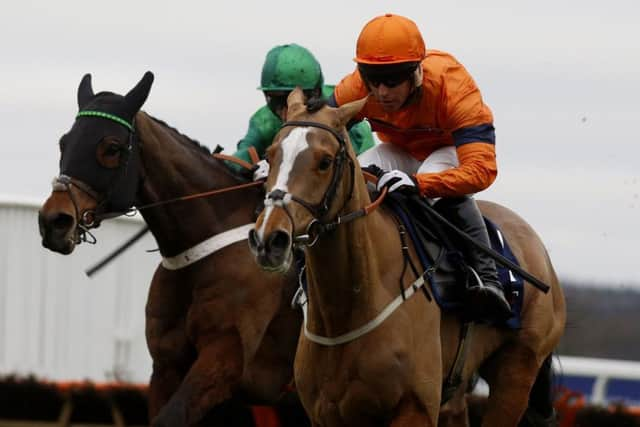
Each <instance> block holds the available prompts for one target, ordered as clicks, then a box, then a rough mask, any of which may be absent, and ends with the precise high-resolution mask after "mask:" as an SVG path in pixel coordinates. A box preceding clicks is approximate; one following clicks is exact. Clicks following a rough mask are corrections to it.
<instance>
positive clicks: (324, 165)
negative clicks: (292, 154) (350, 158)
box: [318, 156, 333, 171]
mask: <svg viewBox="0 0 640 427" xmlns="http://www.w3.org/2000/svg"><path fill="white" fill-rule="evenodd" d="M332 162H333V159H332V158H331V157H329V156H324V157H323V158H322V160H320V163H318V170H321V171H326V170H327V169H329V167H330V166H331V163H332Z"/></svg>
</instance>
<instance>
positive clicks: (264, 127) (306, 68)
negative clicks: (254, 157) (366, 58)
mask: <svg viewBox="0 0 640 427" xmlns="http://www.w3.org/2000/svg"><path fill="white" fill-rule="evenodd" d="M260 80H261V82H260V83H261V84H260V87H259V88H258V89H259V90H261V91H262V92H263V93H264V96H265V99H266V101H267V104H266V105H265V106H263V107H261V108H260V109H258V111H256V112H255V113H254V114H253V116H251V119H250V120H249V130H248V131H247V134H246V135H245V136H244V138H242V139H241V140H240V142H238V150H237V151H236V152H235V153H234V156H235V157H238V158H240V159H242V160H245V161H247V162H250V161H251V160H250V156H249V148H250V147H254V148H255V149H256V151H257V152H258V155H259V156H260V158H263V157H264V153H265V151H266V149H267V148H268V147H269V146H270V145H271V142H272V141H273V138H274V137H275V135H276V133H278V130H280V126H282V122H283V119H285V118H286V117H285V116H286V111H287V96H288V95H289V93H290V92H291V91H292V90H293V89H295V88H296V86H300V88H301V89H303V91H304V94H305V96H306V97H307V100H314V99H315V100H317V99H328V98H329V97H330V96H331V95H332V94H333V89H334V87H335V86H330V85H325V84H324V78H323V76H322V69H321V68H320V64H319V63H318V61H317V60H316V58H315V57H314V56H313V55H312V54H311V52H309V51H308V50H307V49H305V48H304V47H302V46H299V45H297V44H286V45H281V46H276V47H274V48H273V49H271V50H270V51H269V53H267V58H266V60H265V62H264V65H263V67H262V76H261V79H260ZM349 138H350V139H351V144H352V146H353V148H354V150H355V152H356V154H360V153H362V152H363V151H365V150H367V149H369V148H371V147H373V146H374V144H375V143H374V140H373V135H372V134H371V126H370V125H369V123H368V122H367V121H361V122H359V123H356V124H355V125H353V126H352V127H351V129H350V130H349ZM234 166H235V165H234ZM266 175H268V164H267V163H266V161H264V160H262V161H261V162H260V164H259V165H258V167H257V170H256V173H255V174H254V179H261V178H264V177H266Z"/></svg>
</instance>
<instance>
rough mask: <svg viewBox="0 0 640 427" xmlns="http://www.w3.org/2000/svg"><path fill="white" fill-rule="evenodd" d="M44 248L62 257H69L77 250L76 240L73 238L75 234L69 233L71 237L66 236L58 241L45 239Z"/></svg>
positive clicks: (43, 239) (43, 241)
mask: <svg viewBox="0 0 640 427" xmlns="http://www.w3.org/2000/svg"><path fill="white" fill-rule="evenodd" d="M42 246H44V247H45V248H47V249H49V250H50V251H52V252H57V253H59V254H62V255H69V254H70V253H72V252H73V250H74V249H75V248H76V240H75V239H74V238H73V233H69V235H68V236H65V238H58V239H52V238H47V237H43V238H42Z"/></svg>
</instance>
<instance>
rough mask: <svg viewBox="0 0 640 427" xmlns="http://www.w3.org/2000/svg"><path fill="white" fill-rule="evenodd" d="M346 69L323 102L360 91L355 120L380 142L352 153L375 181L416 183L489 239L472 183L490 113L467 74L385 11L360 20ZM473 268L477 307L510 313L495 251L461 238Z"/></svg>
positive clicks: (490, 160)
mask: <svg viewBox="0 0 640 427" xmlns="http://www.w3.org/2000/svg"><path fill="white" fill-rule="evenodd" d="M354 60H355V62H356V63H357V64H358V65H357V68H356V70H355V71H354V72H353V73H351V74H350V75H348V76H346V77H345V78H344V79H343V80H342V81H341V82H340V83H339V84H338V86H337V87H336V89H335V92H334V95H333V97H332V98H331V99H330V104H332V105H334V106H339V105H344V104H346V103H348V102H350V101H354V100H357V99H360V98H363V97H365V96H367V95H369V99H368V101H367V103H366V104H365V106H364V108H363V109H362V111H361V112H360V113H359V116H357V117H356V120H360V119H363V118H366V119H368V120H369V122H370V124H371V127H372V130H373V131H375V132H377V135H378V138H379V139H380V140H381V141H382V142H384V143H383V144H378V145H376V146H374V147H373V148H371V149H369V150H367V151H365V152H364V153H362V154H361V155H360V156H359V157H358V160H359V162H360V164H361V165H363V166H368V165H370V164H375V165H377V166H379V167H380V168H382V169H384V170H385V171H386V172H385V174H384V175H383V176H382V177H381V178H380V180H379V182H378V187H379V189H381V188H382V187H385V186H386V187H387V188H388V189H389V191H413V192H416V191H419V192H420V194H422V195H423V196H425V197H427V198H428V199H429V202H430V203H432V204H433V206H434V208H435V209H437V210H438V211H439V212H440V213H441V214H442V215H444V216H445V217H447V218H448V219H449V220H450V221H451V222H453V223H454V224H455V225H457V226H458V227H459V228H461V229H462V230H463V231H465V232H466V233H467V234H468V235H470V236H471V237H473V238H474V239H475V240H476V241H478V242H480V243H483V244H485V245H486V246H490V244H489V237H488V234H487V230H486V226H485V224H484V221H483V219H482V215H481V213H480V210H479V209H478V207H477V205H476V202H475V200H474V199H473V198H472V197H471V196H472V195H473V194H474V193H477V192H479V191H482V190H484V189H486V188H487V187H489V185H491V184H492V183H493V181H494V180H495V178H496V175H497V165H496V156H495V131H494V127H493V115H492V113H491V110H490V109H489V107H488V106H487V105H485V104H484V102H483V100H482V96H481V94H480V91H479V89H478V87H477V86H476V84H475V82H474V81H473V79H472V78H471V76H470V75H469V73H468V72H467V70H466V69H465V68H464V67H463V66H462V64H460V63H459V62H458V61H457V60H456V59H455V58H454V57H453V56H451V55H450V54H448V53H445V52H440V51H437V50H427V49H426V47H425V43H424V40H423V38H422V35H421V33H420V31H419V30H418V27H417V26H416V24H415V23H414V22H413V21H411V20H410V19H408V18H405V17H402V16H398V15H393V14H386V15H383V16H378V17H376V18H374V19H372V20H371V21H369V22H368V23H367V24H366V25H365V27H364V28H363V29H362V32H361V33H360V36H359V38H358V42H357V47H356V57H355V59H354ZM462 249H463V251H464V252H465V255H466V257H467V259H468V260H469V262H470V264H471V266H472V267H473V269H474V270H475V271H476V272H477V273H478V276H479V277H477V278H476V280H475V282H472V283H471V284H470V288H469V290H468V292H469V294H468V295H469V297H470V299H471V301H472V302H477V305H478V306H479V307H480V309H482V307H485V309H486V313H484V314H486V315H487V317H490V318H494V319H501V320H502V319H506V318H508V317H510V316H511V309H510V306H509V303H508V302H507V300H506V299H505V297H504V291H503V288H502V285H501V283H500V281H499V280H498V275H497V272H496V265H495V261H494V260H493V259H492V258H491V257H489V256H488V255H486V254H484V253H481V252H480V251H479V250H477V249H476V248H475V247H474V246H472V245H470V244H464V247H463V248H462Z"/></svg>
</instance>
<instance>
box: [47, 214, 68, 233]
mask: <svg viewBox="0 0 640 427" xmlns="http://www.w3.org/2000/svg"><path fill="white" fill-rule="evenodd" d="M49 223H50V224H51V226H52V227H53V228H55V229H56V230H68V229H70V228H71V227H73V217H72V216H71V215H67V214H63V213H59V214H55V215H53V216H52V217H51V219H50V220H49Z"/></svg>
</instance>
